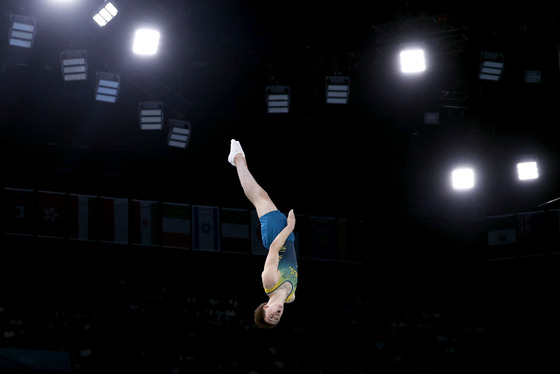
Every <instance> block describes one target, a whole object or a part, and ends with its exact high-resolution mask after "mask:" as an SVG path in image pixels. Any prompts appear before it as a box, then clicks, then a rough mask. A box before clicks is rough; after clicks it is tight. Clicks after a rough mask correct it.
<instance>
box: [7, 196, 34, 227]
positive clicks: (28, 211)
mask: <svg viewBox="0 0 560 374" xmlns="http://www.w3.org/2000/svg"><path fill="white" fill-rule="evenodd" d="M34 202H35V193H34V192H33V190H25V189H16V188H4V202H3V204H4V208H3V209H2V210H3V219H4V222H5V228H4V231H5V232H6V233H8V234H16V235H33V233H34V224H33V222H34V221H33V219H34V216H35V213H34V209H33V208H34Z"/></svg>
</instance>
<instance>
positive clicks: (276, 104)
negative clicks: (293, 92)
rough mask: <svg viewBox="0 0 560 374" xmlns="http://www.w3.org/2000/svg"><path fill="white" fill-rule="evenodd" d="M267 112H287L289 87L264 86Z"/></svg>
mask: <svg viewBox="0 0 560 374" xmlns="http://www.w3.org/2000/svg"><path fill="white" fill-rule="evenodd" d="M266 106H267V110H268V113H288V112H289V108H290V87H288V86H268V87H267V88H266Z"/></svg>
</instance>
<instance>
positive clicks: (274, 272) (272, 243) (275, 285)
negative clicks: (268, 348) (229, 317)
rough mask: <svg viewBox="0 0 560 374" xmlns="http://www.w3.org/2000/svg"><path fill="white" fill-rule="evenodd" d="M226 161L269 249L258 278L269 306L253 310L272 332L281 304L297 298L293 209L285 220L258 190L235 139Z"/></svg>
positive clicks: (257, 185) (265, 304)
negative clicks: (253, 213)
mask: <svg viewBox="0 0 560 374" xmlns="http://www.w3.org/2000/svg"><path fill="white" fill-rule="evenodd" d="M228 161H229V162H230V163H231V164H232V165H233V166H235V167H236V169H237V174H238V176H239V181H240V182H241V187H242V188H243V191H244V192H245V195H246V196H247V198H248V199H249V201H251V203H252V204H253V205H254V207H255V209H256V210H257V215H258V217H259V221H260V223H261V234H262V241H263V244H264V246H265V247H266V248H267V249H268V254H267V256H266V260H265V263H264V269H263V272H262V275H261V277H262V284H263V287H264V291H265V293H266V294H267V295H268V302H266V303H262V304H260V305H259V306H258V307H257V309H255V323H256V324H257V326H259V327H262V328H272V327H274V326H276V325H277V324H278V322H279V321H280V317H282V314H283V312H284V303H291V302H293V301H294V299H295V298H296V295H295V292H296V288H297V282H298V272H297V270H298V266H297V258H296V252H295V248H294V233H293V232H292V231H293V230H294V226H295V224H296V218H295V215H294V211H293V209H292V210H290V212H289V213H288V217H287V218H286V216H285V215H284V214H282V213H281V212H280V211H279V210H278V208H276V206H275V205H274V203H273V202H272V200H271V199H270V197H269V196H268V193H267V192H266V191H265V190H264V189H263V188H262V187H261V186H259V184H258V183H257V182H256V180H255V178H253V175H252V174H251V173H250V172H249V168H248V167H247V161H246V160H245V153H244V152H243V149H242V148H241V144H240V143H239V142H238V141H237V140H235V139H232V140H231V149H230V153H229V157H228Z"/></svg>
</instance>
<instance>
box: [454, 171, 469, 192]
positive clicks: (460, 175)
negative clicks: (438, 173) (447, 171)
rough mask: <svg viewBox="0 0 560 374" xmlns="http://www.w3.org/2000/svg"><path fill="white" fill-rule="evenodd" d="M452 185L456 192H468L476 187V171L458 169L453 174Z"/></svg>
mask: <svg viewBox="0 0 560 374" xmlns="http://www.w3.org/2000/svg"><path fill="white" fill-rule="evenodd" d="M451 183H452V185H453V188H454V189H456V190H468V189H471V188H473V187H474V171H473V169H471V168H458V169H455V170H453V172H452V173H451Z"/></svg>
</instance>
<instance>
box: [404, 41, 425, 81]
mask: <svg viewBox="0 0 560 374" xmlns="http://www.w3.org/2000/svg"><path fill="white" fill-rule="evenodd" d="M399 57H400V63H401V72H403V73H406V74H409V73H421V72H423V71H424V70H426V57H425V55H424V49H422V48H421V46H418V45H416V46H409V47H404V48H403V49H401V53H400V54H399Z"/></svg>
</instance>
